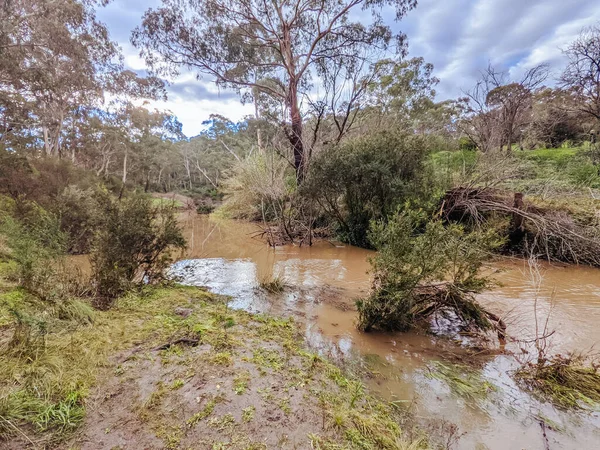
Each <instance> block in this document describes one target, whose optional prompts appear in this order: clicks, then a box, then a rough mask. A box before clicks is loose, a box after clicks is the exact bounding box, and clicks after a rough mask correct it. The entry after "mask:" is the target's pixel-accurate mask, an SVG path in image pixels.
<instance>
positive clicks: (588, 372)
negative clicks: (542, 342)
mask: <svg viewBox="0 0 600 450" xmlns="http://www.w3.org/2000/svg"><path fill="white" fill-rule="evenodd" d="M516 377H517V380H518V381H520V382H521V383H522V384H523V385H524V386H525V387H527V388H529V389H530V390H531V391H533V392H534V393H535V394H537V395H538V397H541V398H542V399H545V400H549V401H550V402H552V403H553V404H555V405H556V406H558V407H560V408H564V409H586V408H588V407H592V406H594V405H598V404H600V374H599V373H598V366H596V365H594V364H591V365H590V364H586V361H585V358H584V357H582V356H578V355H568V356H562V355H556V356H554V357H552V358H551V359H549V360H547V361H542V362H540V363H539V364H529V365H527V366H525V367H523V368H521V369H520V370H519V371H518V372H517V373H516Z"/></svg>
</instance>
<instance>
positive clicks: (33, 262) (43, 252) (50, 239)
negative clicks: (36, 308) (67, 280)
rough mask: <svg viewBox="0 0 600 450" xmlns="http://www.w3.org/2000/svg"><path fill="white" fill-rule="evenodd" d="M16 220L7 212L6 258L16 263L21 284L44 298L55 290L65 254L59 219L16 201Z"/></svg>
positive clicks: (4, 222)
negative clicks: (58, 272) (60, 261)
mask: <svg viewBox="0 0 600 450" xmlns="http://www.w3.org/2000/svg"><path fill="white" fill-rule="evenodd" d="M12 212H13V213H15V215H17V216H18V217H20V220H19V219H16V218H14V217H12V216H11V215H10V214H9V213H7V212H4V213H3V216H2V217H1V219H0V220H1V225H2V234H3V235H4V238H5V241H6V245H7V247H8V248H9V254H8V255H7V256H8V257H9V258H10V259H11V260H13V261H14V262H15V267H16V273H15V274H14V276H15V277H16V278H17V280H18V282H19V284H20V285H21V286H22V287H24V288H25V289H26V290H27V291H28V292H30V293H32V294H34V295H36V296H38V297H39V298H42V299H50V298H51V297H52V296H53V295H52V294H53V292H54V291H55V289H54V286H55V281H56V280H54V277H55V275H56V272H57V259H59V258H60V257H61V256H62V255H63V254H64V249H65V241H66V236H65V234H64V233H62V232H61V231H60V223H59V221H58V219H57V218H56V217H55V216H54V215H52V214H50V213H48V212H47V211H45V210H44V209H42V208H41V207H40V206H39V205H37V204H35V203H33V202H26V201H17V202H15V203H14V205H13V211H12Z"/></svg>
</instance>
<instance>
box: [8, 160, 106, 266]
mask: <svg viewBox="0 0 600 450" xmlns="http://www.w3.org/2000/svg"><path fill="white" fill-rule="evenodd" d="M101 184H103V183H102V182H101V180H100V179H99V178H98V177H96V176H95V175H94V174H93V173H90V172H88V171H85V170H82V169H80V168H77V167H75V166H73V165H72V164H71V163H70V162H68V161H64V160H55V159H45V158H40V159H31V160H29V159H27V158H25V157H23V156H19V155H15V154H10V153H6V152H0V194H4V195H6V196H8V197H10V198H12V199H14V200H15V202H16V209H15V211H14V213H15V215H16V217H17V218H19V217H20V215H21V211H20V207H21V206H23V205H27V204H29V205H30V204H33V203H35V204H37V205H39V206H40V207H41V208H42V209H44V210H46V211H47V212H48V213H50V214H52V215H53V216H55V217H56V218H57V220H58V222H59V227H60V230H61V231H62V232H63V233H65V239H66V241H65V246H66V251H67V252H68V253H72V254H81V253H87V252H88V251H89V249H90V245H91V240H92V236H93V231H94V223H93V221H94V217H95V211H94V209H95V203H96V202H95V196H96V192H97V191H98V190H100V188H101Z"/></svg>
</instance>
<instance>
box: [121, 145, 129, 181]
mask: <svg viewBox="0 0 600 450" xmlns="http://www.w3.org/2000/svg"><path fill="white" fill-rule="evenodd" d="M127 153H128V152H127V150H125V156H124V157H123V179H122V181H123V184H125V183H126V182H127Z"/></svg>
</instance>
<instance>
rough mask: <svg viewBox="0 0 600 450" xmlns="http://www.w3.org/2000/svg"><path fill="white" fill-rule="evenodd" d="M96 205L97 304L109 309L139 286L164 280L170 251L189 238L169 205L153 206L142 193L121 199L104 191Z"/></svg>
mask: <svg viewBox="0 0 600 450" xmlns="http://www.w3.org/2000/svg"><path fill="white" fill-rule="evenodd" d="M98 208H99V216H100V217H99V221H98V230H97V232H96V234H95V238H94V245H93V250H92V254H91V262H92V278H93V283H94V287H95V290H96V296H97V299H98V300H97V301H98V306H99V307H108V306H110V305H111V303H112V301H113V300H114V299H115V298H117V297H119V296H120V295H122V294H123V293H124V292H126V291H127V290H128V289H131V288H132V287H133V286H134V285H136V284H141V283H157V282H160V281H162V280H164V271H165V269H166V268H167V267H168V265H169V264H170V262H171V252H170V251H171V250H172V249H173V248H183V247H184V246H185V239H184V238H183V235H182V234H181V230H180V228H179V225H178V223H177V219H176V216H175V212H176V211H175V208H174V207H173V206H171V205H164V204H161V205H158V206H154V205H153V203H152V201H151V200H150V199H149V198H147V197H143V196H132V197H130V198H124V199H123V200H121V201H119V200H117V199H115V198H114V197H112V196H110V195H108V194H106V195H104V196H102V197H101V198H100V199H99V207H98Z"/></svg>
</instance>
